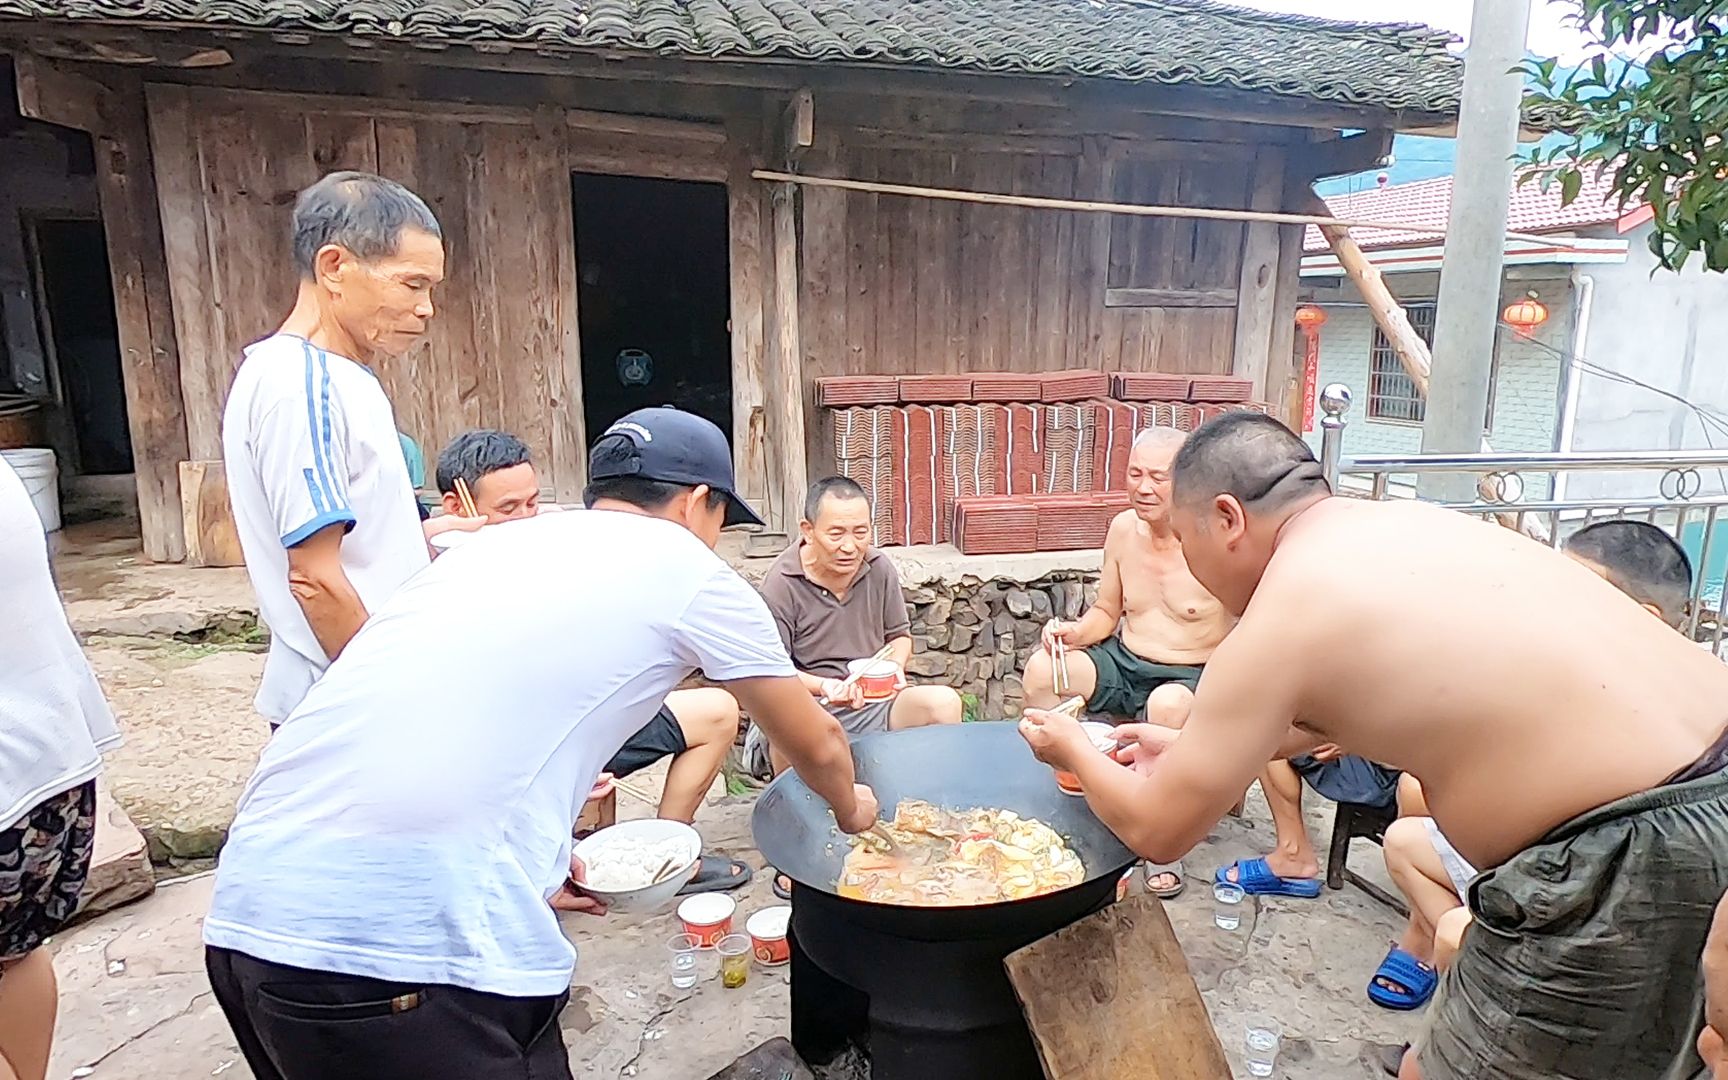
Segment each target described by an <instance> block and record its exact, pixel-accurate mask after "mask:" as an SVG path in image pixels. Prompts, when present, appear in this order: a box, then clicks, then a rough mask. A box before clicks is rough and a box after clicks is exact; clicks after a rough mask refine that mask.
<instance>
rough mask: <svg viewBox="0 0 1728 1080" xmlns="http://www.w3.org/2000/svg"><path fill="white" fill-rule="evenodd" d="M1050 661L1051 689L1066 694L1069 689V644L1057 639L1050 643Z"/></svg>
mask: <svg viewBox="0 0 1728 1080" xmlns="http://www.w3.org/2000/svg"><path fill="white" fill-rule="evenodd" d="M1050 660H1051V664H1052V666H1051V669H1050V681H1051V684H1052V686H1051V688H1052V689H1053V690H1055V691H1056V692H1057V693H1058V694H1066V693H1067V692H1068V688H1069V682H1068V643H1067V642H1066V641H1063V640H1062V639H1061V638H1056V639H1055V640H1054V641H1052V642H1051V643H1050Z"/></svg>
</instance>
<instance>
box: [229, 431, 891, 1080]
mask: <svg viewBox="0 0 1728 1080" xmlns="http://www.w3.org/2000/svg"><path fill="white" fill-rule="evenodd" d="M588 473H589V477H590V483H589V486H588V490H587V492H586V494H585V500H584V501H585V502H586V503H587V504H588V508H589V512H586V513H571V514H548V515H543V516H540V517H535V518H531V519H525V520H521V521H514V522H510V523H508V524H507V525H503V526H500V527H497V528H492V529H484V530H482V531H480V532H478V533H476V534H475V536H474V539H473V540H472V541H471V542H470V543H467V544H464V545H463V546H462V547H460V548H458V549H455V550H452V551H450V552H447V553H446V554H445V555H444V556H443V557H441V558H439V559H438V560H437V561H436V562H434V563H433V564H432V566H431V567H429V568H428V569H426V570H424V571H422V572H421V573H419V574H417V575H416V576H415V577H414V578H412V579H411V580H409V581H408V582H407V583H406V584H405V585H403V586H402V587H401V588H400V589H399V590H397V592H396V593H394V594H393V595H392V596H391V597H390V598H389V599H388V600H387V601H385V603H384V604H383V605H382V606H381V607H380V608H379V609H378V610H377V611H376V612H374V613H373V615H372V617H371V618H370V619H369V620H368V621H367V623H366V625H365V626H364V627H362V628H361V630H360V632H359V633H358V634H357V635H356V636H355V637H354V639H353V641H352V642H350V643H349V645H348V647H347V648H346V649H344V650H343V651H342V655H341V656H340V657H339V658H338V659H337V660H336V662H335V663H333V664H332V665H331V667H330V670H329V671H328V672H327V673H326V674H325V675H324V677H323V678H322V679H320V680H319V681H318V682H317V683H316V684H315V685H314V686H313V687H312V689H311V691H310V692H309V693H308V694H307V696H306V699H305V700H304V701H303V702H301V704H300V706H299V707H298V708H297V709H295V710H294V712H293V713H292V714H291V715H290V716H289V717H288V719H287V721H286V722H285V723H284V724H283V725H282V728H281V730H280V731H279V732H278V733H277V734H276V736H275V738H274V739H272V741H271V742H270V744H269V745H268V747H266V749H265V751H264V756H263V759H262V760H261V761H260V762H259V766H258V771H257V773H256V774H255V775H254V776H253V778H252V781H251V783H250V784H248V785H247V788H246V792H245V794H244V795H243V796H242V797H241V800H240V806H239V808H238V810H237V812H236V816H235V821H234V825H233V828H232V830H231V831H230V833H229V839H228V844H227V846H226V847H225V848H224V849H223V852H222V860H221V865H220V867H219V868H218V870H217V875H216V890H215V895H214V897H213V898H212V901H211V908H210V914H209V916H208V917H207V918H206V919H205V923H204V941H205V945H206V965H207V967H208V969H209V973H210V981H211V985H212V987H213V989H214V990H215V994H216V1000H217V1002H218V1003H219V1004H220V1005H221V1007H222V1010H223V1012H224V1013H225V1014H226V1015H227V1017H228V1021H229V1024H230V1025H231V1026H232V1027H233V1029H234V1034H235V1036H236V1038H237V1039H238V1041H239V1044H240V1049H241V1052H242V1053H243V1054H244V1055H245V1057H246V1061H247V1064H248V1065H250V1066H251V1068H252V1072H253V1074H254V1075H255V1076H257V1077H258V1078H259V1080H314V1078H316V1080H349V1078H352V1080H361V1078H365V1080H410V1078H413V1080H418V1078H421V1077H426V1076H461V1077H464V1078H465V1080H493V1078H503V1077H520V1076H524V1075H527V1073H528V1072H532V1074H533V1075H535V1076H544V1077H548V1078H553V1080H557V1078H567V1077H569V1076H570V1075H571V1074H570V1069H569V1061H568V1054H567V1051H566V1049H565V1047H564V1043H563V1038H562V1035H561V1034H560V1032H559V1028H558V1024H557V1023H556V1022H555V1020H556V1017H557V1015H558V1012H559V1010H560V1009H561V1008H562V1007H563V1005H564V1002H565V1000H566V998H567V997H568V991H569V986H570V977H571V972H572V966H573V964H574V962H575V959H576V952H575V949H574V947H573V946H572V945H571V944H570V942H569V941H568V940H567V939H566V937H565V936H564V933H563V930H562V928H561V927H560V925H559V922H558V915H557V914H556V912H559V911H581V912H588V913H590V914H600V913H602V911H603V909H602V908H601V907H600V905H599V904H598V903H597V902H596V901H595V900H594V899H592V898H591V897H589V896H586V895H584V894H582V893H581V892H580V891H579V890H577V889H575V888H573V887H572V886H571V885H570V884H568V882H569V881H570V879H572V878H575V879H576V880H578V881H579V880H580V879H581V874H582V867H581V865H580V864H579V863H576V862H573V861H572V858H571V853H570V846H571V841H570V832H571V827H572V825H573V824H574V823H575V821H576V818H577V815H578V814H579V813H580V812H581V809H582V803H583V800H584V798H585V797H586V796H587V794H588V792H589V789H590V788H591V787H592V786H593V784H594V780H595V777H596V776H597V775H598V774H599V772H600V770H601V768H602V767H603V766H604V764H605V763H606V761H607V760H608V759H609V758H611V757H612V756H613V754H615V753H616V752H617V751H618V749H619V747H620V746H622V745H623V743H624V740H625V739H626V738H627V737H628V736H629V735H630V734H631V733H633V732H635V731H637V730H638V729H640V728H641V727H642V725H643V724H645V723H647V722H648V720H649V719H650V718H651V717H652V716H653V714H654V710H655V709H656V708H657V707H658V706H659V704H660V702H661V701H662V700H664V699H665V697H666V694H667V693H668V692H669V691H671V690H672V689H673V688H674V687H675V686H677V685H678V684H679V683H680V682H681V681H682V680H683V679H684V678H685V677H686V676H688V675H689V674H690V673H691V672H692V671H694V670H697V669H700V670H702V671H703V672H704V673H705V674H706V675H707V676H708V677H709V678H710V679H713V680H714V681H716V682H718V683H720V684H721V685H722V686H724V687H725V688H726V690H727V691H728V692H730V693H731V694H732V695H733V697H735V698H737V699H738V701H739V702H740V703H741V704H742V705H743V706H744V707H745V708H747V709H749V710H750V713H751V715H752V717H753V718H755V719H756V721H757V722H758V723H760V724H762V725H763V726H764V728H766V729H767V731H768V733H769V735H770V737H771V738H772V739H773V740H774V745H775V747H776V748H777V749H781V750H783V752H784V753H785V755H786V756H787V757H788V758H790V759H791V760H792V763H793V765H794V766H795V767H796V768H797V769H798V771H799V774H800V775H801V776H803V777H804V779H805V781H806V782H807V783H808V784H809V785H810V786H811V788H813V789H814V790H815V791H816V792H817V793H818V794H819V795H821V796H822V797H823V798H824V799H826V800H827V801H828V803H829V805H830V806H832V807H833V810H834V814H835V818H836V820H837V822H838V823H839V825H840V827H841V828H842V829H844V830H845V831H847V832H852V833H855V832H861V831H863V830H864V829H867V828H869V827H870V825H871V824H872V823H873V822H874V821H875V820H876V811H877V807H876V798H875V796H874V794H872V793H871V791H870V789H869V788H867V787H864V786H863V785H861V784H857V783H855V782H854V781H855V778H854V775H853V771H852V756H851V752H850V750H849V749H848V747H847V744H846V738H845V735H844V734H843V733H842V731H841V730H840V725H839V723H838V722H837V721H835V720H834V719H833V718H832V717H830V716H829V715H828V714H827V713H826V712H824V711H823V710H822V708H821V707H820V706H818V705H817V704H816V703H815V699H814V698H812V697H811V696H810V694H809V692H808V691H806V690H805V689H804V687H803V684H802V683H801V682H800V681H799V680H798V677H797V672H796V671H795V670H794V669H793V667H792V662H791V660H790V659H788V658H787V655H786V650H785V648H784V647H783V646H782V645H781V643H780V636H779V634H778V633H777V632H776V630H775V628H774V621H773V619H772V618H771V617H770V616H769V614H768V609H767V607H766V606H765V605H764V604H763V602H762V600H761V598H760V597H759V596H758V595H757V593H756V591H755V590H754V589H752V588H751V587H750V586H749V585H748V584H747V583H746V582H745V581H744V580H743V579H742V578H740V577H739V576H738V575H737V573H736V572H734V571H733V570H732V569H731V568H730V567H729V566H727V565H726V564H725V563H724V562H723V561H721V559H720V558H719V557H718V556H716V555H715V554H714V551H713V547H714V544H715V542H716V541H717V540H718V539H719V535H720V530H721V529H722V528H723V527H725V526H726V525H727V524H731V523H739V522H753V521H758V520H760V519H758V518H757V517H756V515H755V513H754V512H753V511H752V510H751V509H750V508H749V506H748V505H746V504H745V503H744V502H743V500H742V499H740V498H739V497H738V495H737V493H736V491H735V484H734V482H733V475H732V455H731V451H730V450H729V449H728V447H727V445H726V439H725V436H723V435H722V434H721V433H720V431H719V429H718V428H716V427H714V425H713V424H710V423H709V422H708V421H706V420H703V419H701V418H699V417H696V416H693V415H691V414H689V413H683V412H679V411H677V410H673V409H646V410H639V411H637V412H634V413H631V414H630V415H629V416H626V417H625V418H624V419H622V420H620V421H619V422H618V423H616V424H614V425H613V426H612V427H611V428H610V429H608V430H607V432H606V433H605V434H604V435H602V436H601V437H600V438H599V440H597V441H596V443H595V444H594V447H593V450H592V452H591V454H590V457H589V469H588ZM428 662H431V663H433V664H437V665H439V666H440V668H441V670H445V671H449V672H450V673H451V674H452V675H453V676H456V677H458V678H460V677H462V676H464V675H465V676H466V677H467V685H466V687H465V689H464V692H461V693H448V694H442V695H437V696H434V697H430V698H429V697H428V696H427V695H426V694H425V693H424V692H423V691H424V678H425V671H426V665H427V663H428ZM357 1021H364V1022H357ZM525 1070H526V1071H525Z"/></svg>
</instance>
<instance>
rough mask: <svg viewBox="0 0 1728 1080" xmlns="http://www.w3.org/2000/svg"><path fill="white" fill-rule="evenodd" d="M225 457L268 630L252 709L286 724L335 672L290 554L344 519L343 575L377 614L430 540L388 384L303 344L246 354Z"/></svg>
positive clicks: (275, 342) (225, 422) (423, 559)
mask: <svg viewBox="0 0 1728 1080" xmlns="http://www.w3.org/2000/svg"><path fill="white" fill-rule="evenodd" d="M222 455H223V457H224V458H225V459H226V460H227V471H228V498H229V500H230V501H231V502H232V503H233V505H234V525H235V528H236V530H237V531H238V532H239V534H240V550H241V551H242V552H243V553H244V554H245V556H246V572H247V573H248V574H249V575H251V578H252V588H253V590H254V591H255V592H256V593H257V594H258V608H259V613H260V615H262V616H263V619H264V624H265V625H266V626H268V627H269V628H270V655H269V657H268V658H267V659H266V660H265V662H264V680H263V683H262V685H260V686H259V687H258V698H257V702H256V704H257V708H258V711H259V712H260V713H262V714H263V715H264V717H265V718H266V719H269V720H273V721H278V722H280V721H281V720H283V719H285V718H286V717H287V716H288V714H289V713H290V712H292V711H293V710H294V706H296V705H298V704H299V703H300V699H301V698H303V697H305V696H306V689H307V687H309V686H311V685H312V683H313V682H314V681H315V680H316V679H317V678H318V676H319V675H321V674H323V672H324V669H325V668H326V667H328V666H329V659H328V658H327V657H326V656H325V654H324V649H323V647H322V646H320V645H319V644H318V638H317V637H316V636H315V635H314V634H313V633H312V627H311V625H310V624H309V623H308V622H307V621H306V614H305V612H304V611H302V610H301V608H300V603H299V601H297V600H295V599H294V596H293V594H292V593H290V592H289V591H288V549H289V548H291V547H293V546H294V545H295V544H298V543H300V542H301V541H302V540H305V539H306V538H307V537H309V536H311V535H312V534H313V533H315V532H317V531H318V530H320V529H323V528H325V527H327V526H330V525H334V524H337V523H338V522H343V523H346V524H347V525H348V527H349V530H350V531H349V533H348V535H347V536H346V537H344V538H343V540H342V569H343V570H344V571H346V573H347V575H348V580H349V581H350V582H351V583H352V584H353V586H354V589H355V591H356V592H358V593H359V594H360V601H361V603H363V604H365V605H366V610H367V611H373V610H376V608H377V607H378V605H379V604H381V603H383V602H384V599H385V598H386V597H388V596H389V595H390V594H391V593H393V592H395V591H396V589H397V587H399V586H400V585H401V584H402V583H403V582H404V581H407V580H408V579H409V578H410V577H412V576H413V575H414V574H415V573H416V572H418V571H419V570H420V569H422V568H423V567H424V566H426V564H427V562H428V561H430V560H429V557H428V556H427V554H426V539H425V534H424V533H423V532H422V531H421V528H420V512H419V510H417V509H416V508H415V505H414V488H413V485H412V484H411V483H410V482H409V479H408V464H407V462H406V461H405V460H404V459H403V457H402V443H401V440H400V438H399V437H398V435H397V433H396V416H395V414H394V413H393V412H391V410H390V401H389V399H388V398H386V397H385V396H384V388H383V387H382V386H380V385H379V383H378V379H377V378H376V377H375V376H374V375H373V374H372V373H371V372H370V371H368V370H366V369H365V368H364V367H362V366H360V365H359V364H357V363H355V362H354V361H352V360H349V359H348V358H347V357H344V356H338V355H336V354H335V353H330V352H325V351H324V350H322V349H320V348H318V347H316V346H314V345H312V344H311V343H309V342H307V341H305V340H303V339H301V338H297V337H293V336H291V335H288V334H277V335H275V336H274V337H269V338H265V339H264V340H263V341H260V342H258V343H257V344H255V345H252V346H250V347H249V348H247V350H246V359H245V360H244V361H243V362H242V363H241V364H240V370H239V371H238V372H237V373H236V374H235V376H234V386H233V388H232V389H231V390H230V391H229V393H228V406H227V408H226V409H225V410H224V412H223V414H222Z"/></svg>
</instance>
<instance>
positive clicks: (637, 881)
mask: <svg viewBox="0 0 1728 1080" xmlns="http://www.w3.org/2000/svg"><path fill="white" fill-rule="evenodd" d="M573 850H574V854H575V855H576V857H577V858H579V859H581V860H582V865H583V868H584V871H585V877H586V879H587V880H585V881H584V882H582V883H581V884H580V886H579V887H580V888H581V889H582V891H583V892H585V893H588V894H589V895H590V896H593V897H595V898H596V899H599V900H602V901H604V902H605V903H606V906H607V907H608V908H610V909H611V910H613V911H618V912H624V913H637V912H649V911H658V910H660V909H661V908H663V907H666V906H667V905H668V904H670V903H671V901H672V900H673V899H674V898H675V897H676V896H677V895H678V890H679V889H680V888H682V887H683V886H684V883H685V881H687V880H688V879H689V877H690V868H691V867H693V866H695V865H696V860H697V859H698V858H700V857H701V855H702V837H701V835H700V834H698V833H697V832H696V830H695V829H693V828H691V827H690V826H688V825H686V824H684V823H683V822H682V821H665V820H662V819H660V818H643V819H641V820H638V821H621V822H619V823H618V824H616V825H610V826H608V827H606V828H604V829H600V830H599V831H597V832H595V833H593V834H592V835H590V836H587V837H584V838H583V839H581V840H579V841H577V842H576V847H575V848H574V849H573ZM667 859H671V860H673V863H672V868H671V869H669V870H667V871H666V876H665V877H664V878H663V879H661V881H660V883H659V884H657V885H651V884H649V882H650V881H652V880H653V878H654V875H655V872H656V871H658V870H659V869H660V868H661V867H662V866H664V865H665V864H666V860H667Z"/></svg>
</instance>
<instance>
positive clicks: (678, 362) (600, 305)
mask: <svg viewBox="0 0 1728 1080" xmlns="http://www.w3.org/2000/svg"><path fill="white" fill-rule="evenodd" d="M571 194H572V197H573V198H574V199H575V205H576V215H575V219H576V265H577V272H578V273H577V276H578V279H579V285H578V287H577V307H578V311H579V312H580V323H581V334H582V395H583V405H584V413H585V418H586V420H587V423H588V434H589V437H590V438H592V437H593V436H595V435H598V434H599V433H600V432H602V431H605V430H606V428H607V427H608V426H610V425H611V423H612V422H613V421H614V420H616V419H618V418H619V417H620V416H622V415H624V414H625V413H627V412H630V411H631V410H632V409H639V408H642V407H644V406H649V405H676V406H678V407H679V408H681V409H687V410H689V411H690V412H693V413H697V414H698V415H701V416H705V417H707V418H708V419H709V420H712V421H713V422H714V423H715V424H717V425H719V427H720V430H721V431H724V432H726V435H727V438H731V436H732V343H731V335H730V333H729V332H728V327H727V320H728V318H729V315H730V303H731V301H730V295H731V291H730V290H731V284H730V278H729V273H728V269H727V265H728V263H727V247H726V243H727V241H726V188H725V185H723V184H706V183H695V182H691V181H683V180H650V179H646V178H643V177H635V176H602V175H598V174H593V173H576V174H574V175H573V176H572V177H571Z"/></svg>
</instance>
